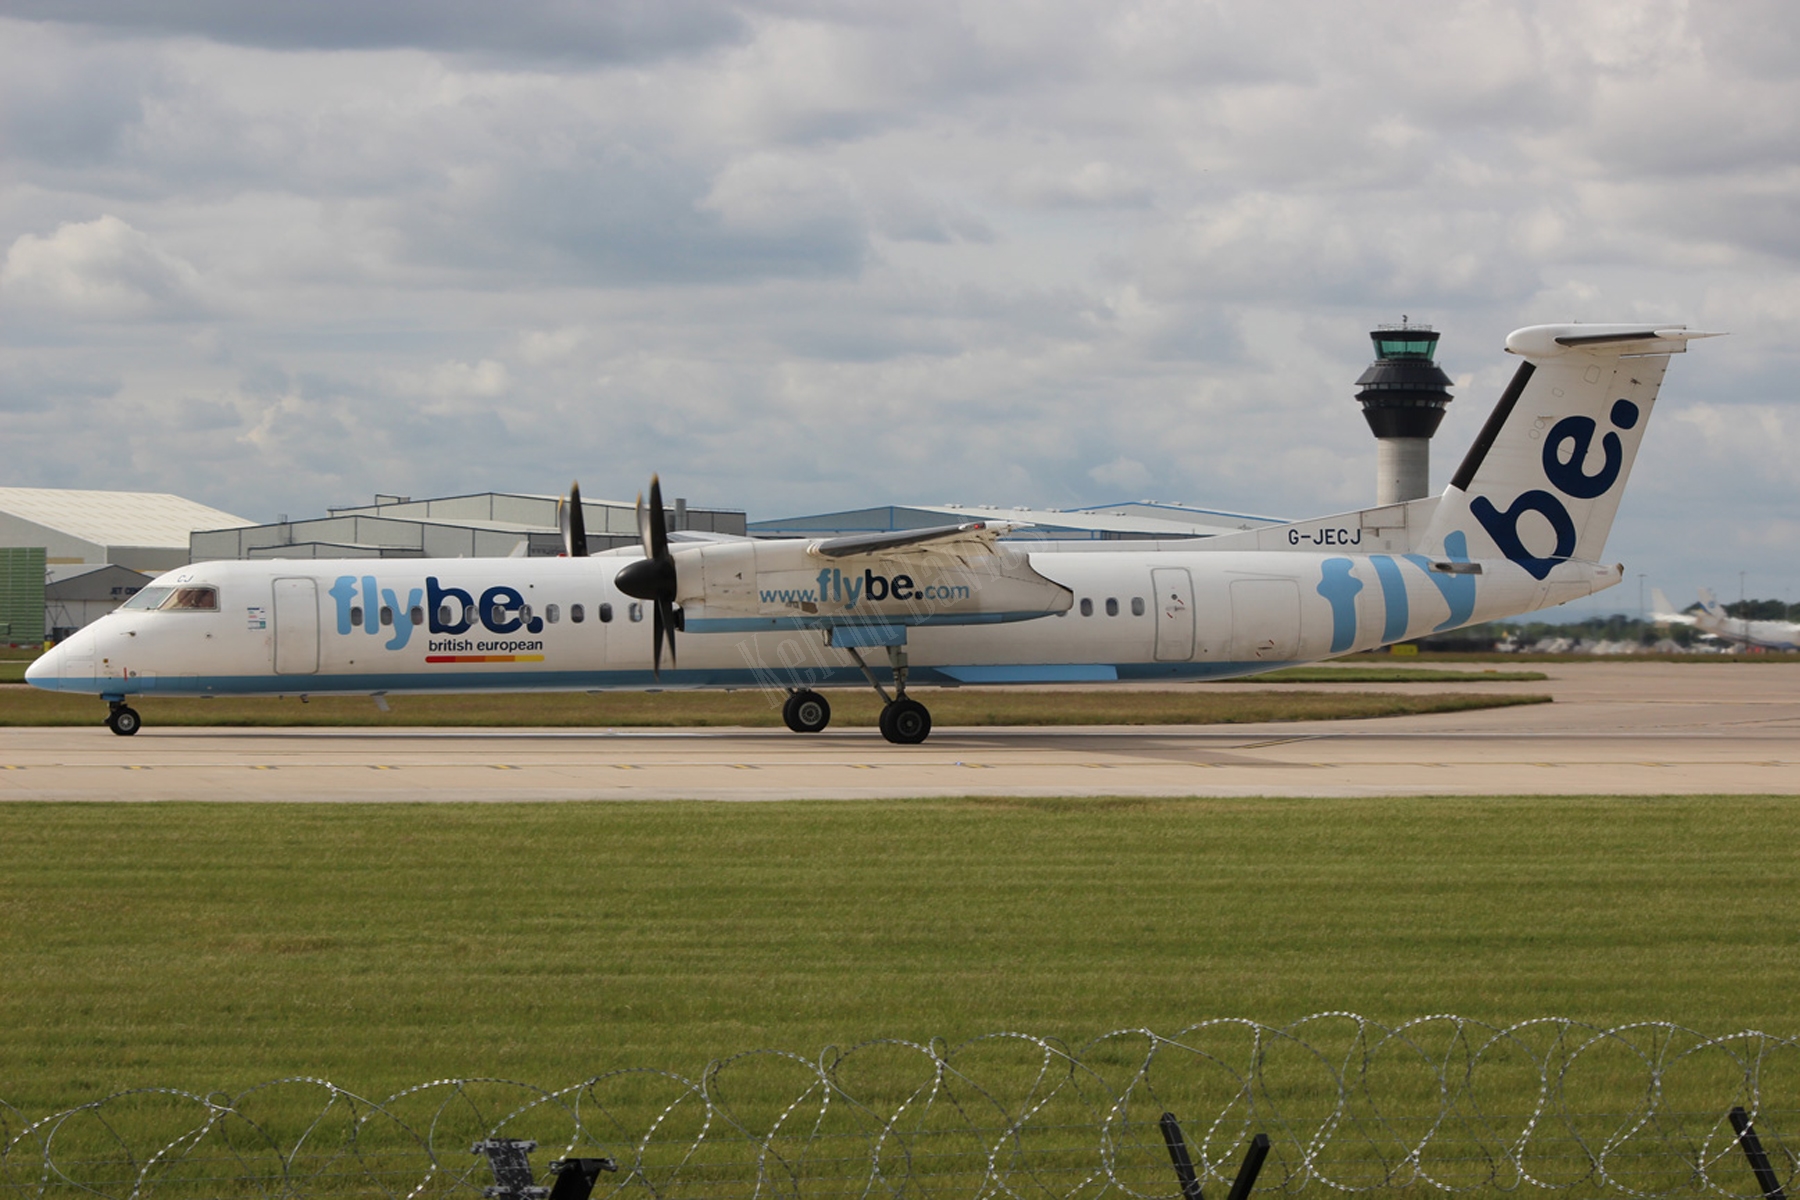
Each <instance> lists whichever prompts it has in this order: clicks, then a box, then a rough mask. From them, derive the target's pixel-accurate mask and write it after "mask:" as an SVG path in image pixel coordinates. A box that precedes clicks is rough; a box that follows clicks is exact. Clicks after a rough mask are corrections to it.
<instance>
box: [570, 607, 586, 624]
mask: <svg viewBox="0 0 1800 1200" xmlns="http://www.w3.org/2000/svg"><path fill="white" fill-rule="evenodd" d="M569 620H570V621H571V622H573V623H574V624H576V625H579V624H581V623H582V622H583V621H585V620H587V609H585V608H583V607H581V605H579V604H571V605H569Z"/></svg>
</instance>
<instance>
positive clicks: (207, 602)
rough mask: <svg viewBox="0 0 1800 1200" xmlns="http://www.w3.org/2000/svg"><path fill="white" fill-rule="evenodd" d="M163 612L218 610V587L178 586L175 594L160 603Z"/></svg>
mask: <svg viewBox="0 0 1800 1200" xmlns="http://www.w3.org/2000/svg"><path fill="white" fill-rule="evenodd" d="M160 608H161V609H162V611H163V612H174V611H176V610H178V609H179V610H180V611H182V612H218V611H219V589H218V588H216V587H195V586H191V587H178V588H176V589H175V594H174V595H173V596H170V597H169V598H168V599H167V600H165V601H163V602H162V604H161V605H160Z"/></svg>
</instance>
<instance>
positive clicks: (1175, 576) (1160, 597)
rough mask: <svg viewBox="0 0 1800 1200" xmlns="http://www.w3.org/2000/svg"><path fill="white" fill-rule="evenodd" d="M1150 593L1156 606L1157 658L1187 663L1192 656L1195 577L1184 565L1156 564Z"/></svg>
mask: <svg viewBox="0 0 1800 1200" xmlns="http://www.w3.org/2000/svg"><path fill="white" fill-rule="evenodd" d="M1150 594H1151V595H1152V596H1154V597H1155V599H1154V600H1153V601H1152V603H1153V604H1155V605H1156V661H1157V662H1186V661H1188V660H1189V659H1190V658H1192V657H1194V580H1193V577H1192V576H1190V575H1189V574H1188V573H1187V568H1186V567H1157V568H1155V569H1154V570H1152V571H1151V572H1150Z"/></svg>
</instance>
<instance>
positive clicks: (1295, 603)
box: [1231, 579, 1300, 662]
mask: <svg viewBox="0 0 1800 1200" xmlns="http://www.w3.org/2000/svg"><path fill="white" fill-rule="evenodd" d="M1299 653H1300V589H1299V587H1298V586H1297V585H1296V584H1295V583H1294V582H1293V581H1292V580H1291V579H1234V580H1232V581H1231V657H1232V658H1233V659H1234V660H1235V661H1237V662H1288V661H1291V660H1293V659H1294V658H1296V657H1298V656H1299Z"/></svg>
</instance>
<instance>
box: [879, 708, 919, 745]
mask: <svg viewBox="0 0 1800 1200" xmlns="http://www.w3.org/2000/svg"><path fill="white" fill-rule="evenodd" d="M881 736H882V737H884V738H886V739H887V740H888V741H890V742H892V743H894V744H895V745H896V746H916V745H918V744H919V743H920V742H922V741H924V740H925V739H926V738H927V737H929V736H931V713H930V712H929V711H928V710H927V709H926V707H925V706H924V705H923V704H920V703H919V702H918V701H917V700H908V699H906V698H905V697H901V698H900V699H898V700H895V701H894V702H893V703H891V704H889V705H888V706H887V707H886V708H884V709H882V710H881Z"/></svg>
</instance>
